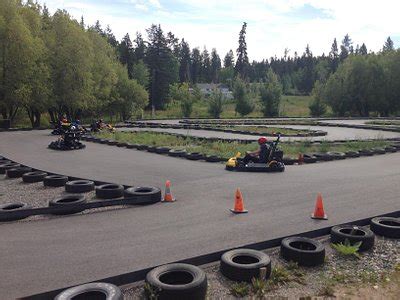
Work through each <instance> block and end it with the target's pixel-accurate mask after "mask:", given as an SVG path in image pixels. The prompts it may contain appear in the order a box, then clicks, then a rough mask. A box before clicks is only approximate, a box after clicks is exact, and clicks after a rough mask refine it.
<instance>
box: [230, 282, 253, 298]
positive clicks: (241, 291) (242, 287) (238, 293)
mask: <svg viewBox="0 0 400 300" xmlns="http://www.w3.org/2000/svg"><path fill="white" fill-rule="evenodd" d="M230 291H231V294H232V295H233V296H235V297H245V296H247V295H248V294H249V291H250V289H249V285H248V284H247V283H246V282H236V283H234V284H232V286H231V288H230Z"/></svg>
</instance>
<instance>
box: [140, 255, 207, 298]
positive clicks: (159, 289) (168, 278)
mask: <svg viewBox="0 0 400 300" xmlns="http://www.w3.org/2000/svg"><path fill="white" fill-rule="evenodd" d="M146 282H147V283H148V284H149V285H150V286H151V287H152V288H153V289H154V290H155V291H156V293H157V299H159V300H173V299H191V300H203V299H206V294H207V276H206V274H205V272H204V271H203V270H202V269H200V268H199V267H196V266H192V265H188V264H181V263H176V264H168V265H164V266H160V267H157V268H155V269H153V270H151V271H150V272H149V273H147V275H146Z"/></svg>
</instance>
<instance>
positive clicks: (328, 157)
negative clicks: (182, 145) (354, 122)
mask: <svg viewBox="0 0 400 300" xmlns="http://www.w3.org/2000/svg"><path fill="white" fill-rule="evenodd" d="M121 132H125V131H121ZM158 133H159V132H158ZM160 134H168V135H174V136H180V137H184V138H185V137H186V136H185V135H181V134H173V133H160ZM191 138H194V139H197V140H199V141H202V140H207V141H209V142H214V141H218V140H220V139H217V138H201V137H191ZM90 140H91V141H92V142H97V143H102V142H103V140H102V139H96V138H93V137H90ZM222 140H224V139H222ZM88 141H89V140H88ZM226 141H228V142H239V143H252V142H254V141H252V140H230V139H227V140H226ZM352 141H353V140H352ZM354 141H355V140H354ZM387 141H392V140H391V139H388V140H387ZM110 142H111V141H110V140H105V143H110ZM114 142H115V143H114V144H115V145H117V144H118V142H116V141H114ZM346 142H347V141H340V142H338V141H335V142H332V143H335V144H338V145H340V144H341V143H346ZM293 143H294V144H295V143H296V142H293ZM122 144H123V147H126V148H128V149H136V150H139V151H148V152H150V153H157V154H166V155H168V156H172V157H180V158H186V159H189V160H203V161H206V162H212V163H217V162H218V163H219V162H226V161H227V160H228V158H226V157H220V156H217V155H211V156H209V155H204V154H200V153H187V152H186V151H185V150H182V149H177V150H175V149H171V148H169V147H156V146H148V145H139V144H129V143H122ZM313 144H320V142H313ZM121 147H122V146H121ZM386 148H388V150H386V149H379V150H377V149H375V151H372V150H366V149H361V150H359V151H347V152H346V153H343V152H327V153H306V154H305V155H304V163H306V164H309V163H315V162H324V161H332V160H341V159H346V158H357V157H361V156H372V155H374V154H377V151H378V152H380V153H383V151H385V153H394V152H397V151H400V143H393V144H392V145H391V146H388V147H386ZM389 150H390V151H389ZM283 161H284V164H285V165H293V164H295V163H298V159H297V158H290V157H284V159H283Z"/></svg>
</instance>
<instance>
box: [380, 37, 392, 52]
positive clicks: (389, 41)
mask: <svg viewBox="0 0 400 300" xmlns="http://www.w3.org/2000/svg"><path fill="white" fill-rule="evenodd" d="M393 50H394V44H393V41H392V39H391V38H390V36H389V37H388V38H387V40H386V42H385V44H384V45H383V48H382V52H390V51H393Z"/></svg>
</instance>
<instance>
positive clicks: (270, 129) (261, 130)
mask: <svg viewBox="0 0 400 300" xmlns="http://www.w3.org/2000/svg"><path fill="white" fill-rule="evenodd" d="M223 128H226V129H234V130H243V131H250V132H258V133H260V135H262V134H268V135H270V134H276V133H281V134H285V135H295V134H298V133H299V134H307V133H310V130H306V129H292V128H283V127H266V126H223Z"/></svg>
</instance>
